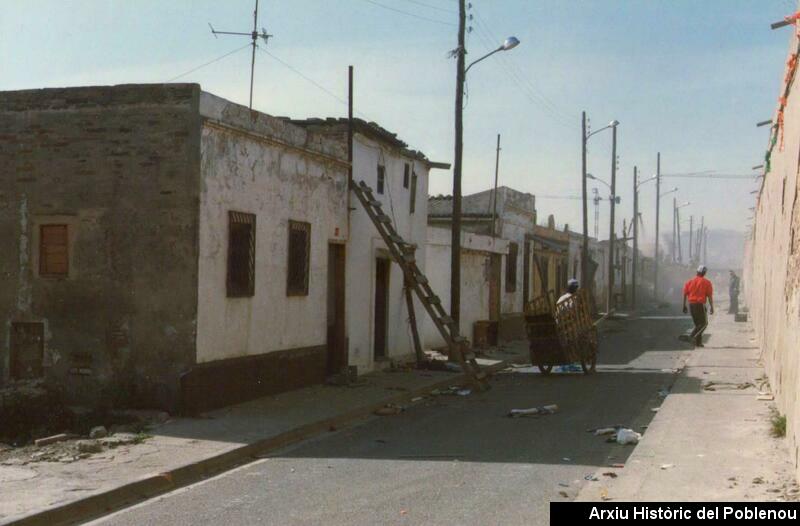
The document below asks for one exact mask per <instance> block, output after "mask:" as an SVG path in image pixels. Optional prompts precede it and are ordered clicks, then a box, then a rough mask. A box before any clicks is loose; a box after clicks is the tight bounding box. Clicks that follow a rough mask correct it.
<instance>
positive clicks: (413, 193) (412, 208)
mask: <svg viewBox="0 0 800 526" xmlns="http://www.w3.org/2000/svg"><path fill="white" fill-rule="evenodd" d="M408 199H409V203H408V213H409V214H413V213H414V212H416V211H417V172H415V171H414V170H412V171H411V190H410V195H409V196H408Z"/></svg>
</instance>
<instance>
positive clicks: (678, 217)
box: [674, 201, 692, 264]
mask: <svg viewBox="0 0 800 526" xmlns="http://www.w3.org/2000/svg"><path fill="white" fill-rule="evenodd" d="M690 204H692V203H690V202H689V201H686V202H685V203H683V204H682V205H679V204H677V201H675V203H674V206H675V231H676V234H677V235H678V263H681V264H683V246H682V245H681V212H680V210H681V208H683V207H686V206H689V205H690Z"/></svg>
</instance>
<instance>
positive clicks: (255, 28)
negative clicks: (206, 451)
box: [208, 0, 272, 110]
mask: <svg viewBox="0 0 800 526" xmlns="http://www.w3.org/2000/svg"><path fill="white" fill-rule="evenodd" d="M208 27H210V28H211V33H212V34H213V35H214V38H217V35H240V36H249V37H250V38H252V39H253V57H252V59H251V60H250V109H251V110H252V109H253V76H254V75H255V69H256V47H257V42H258V39H259V38H261V39H263V40H264V45H265V46H266V45H267V44H268V43H269V39H270V37H271V36H272V35H270V34H269V33H267V30H266V29H265V28H263V27H262V28H261V32H260V33H259V32H258V0H256V8H255V9H254V10H253V31H251V32H250V33H240V32H237V31H217V30H216V29H214V26H212V25H211V23H210V22H209V24H208Z"/></svg>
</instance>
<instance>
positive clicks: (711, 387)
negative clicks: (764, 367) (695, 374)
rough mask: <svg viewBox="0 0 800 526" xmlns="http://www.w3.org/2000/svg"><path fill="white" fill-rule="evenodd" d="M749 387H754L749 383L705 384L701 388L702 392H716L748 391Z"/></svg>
mask: <svg viewBox="0 0 800 526" xmlns="http://www.w3.org/2000/svg"><path fill="white" fill-rule="evenodd" d="M751 387H755V385H753V384H751V383H750V382H741V383H736V382H706V384H705V385H704V386H703V390H704V391H717V390H719V389H731V390H744V389H749V388H751Z"/></svg>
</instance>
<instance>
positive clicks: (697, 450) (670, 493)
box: [576, 303, 799, 501]
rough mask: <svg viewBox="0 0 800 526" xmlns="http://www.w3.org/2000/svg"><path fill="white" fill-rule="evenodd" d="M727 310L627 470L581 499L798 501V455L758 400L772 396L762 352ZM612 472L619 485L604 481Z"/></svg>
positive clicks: (646, 433)
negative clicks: (795, 458) (772, 432)
mask: <svg viewBox="0 0 800 526" xmlns="http://www.w3.org/2000/svg"><path fill="white" fill-rule="evenodd" d="M726 310H727V303H724V304H722V305H719V309H718V311H717V314H716V315H714V316H713V317H711V320H710V321H711V323H710V325H709V328H708V330H707V331H706V335H707V341H706V342H705V345H706V347H704V348H698V349H695V350H694V351H691V352H690V357H689V359H688V361H687V363H686V367H685V368H684V369H683V371H682V372H681V374H680V375H679V377H678V379H677V381H676V382H675V384H674V386H673V388H672V390H671V392H670V394H669V395H668V396H667V397H666V398H665V399H664V402H663V404H662V405H661V406H660V407H659V408H658V409H657V413H656V416H655V418H654V419H653V421H652V422H651V424H650V425H649V426H648V428H647V429H646V430H644V436H643V438H642V440H641V441H640V442H639V444H638V445H637V446H636V448H635V450H634V451H633V453H632V454H631V456H630V458H629V459H628V461H627V462H626V464H625V467H624V468H622V469H615V468H611V467H608V468H605V469H600V470H598V472H597V473H596V474H595V476H596V478H597V479H598V480H597V481H594V482H589V483H587V485H586V486H585V487H584V488H583V490H582V491H581V492H580V493H579V495H578V497H577V498H576V500H579V501H598V500H602V499H605V500H613V501H707V500H713V501H778V500H797V499H798V497H799V496H798V487H797V485H796V483H795V482H794V479H793V475H792V473H793V471H794V470H793V467H792V465H791V459H792V458H793V455H790V453H789V451H788V448H787V446H786V443H785V441H784V440H783V439H780V438H773V437H772V436H770V408H771V406H772V402H770V401H766V400H758V396H759V391H762V392H763V391H769V390H770V389H769V385H768V384H763V382H764V381H765V379H764V377H763V368H762V365H761V362H760V354H761V350H760V349H759V348H757V347H755V343H754V338H753V333H752V330H751V329H750V327H749V325H748V324H746V323H735V322H734V321H733V315H730V314H727V313H725V312H726ZM748 383H749V384H751V385H746V384H748ZM637 431H642V430H637ZM629 447H630V446H629ZM611 472H613V473H615V474H616V475H617V478H614V477H613V475H612V476H609V475H604V473H611Z"/></svg>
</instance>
